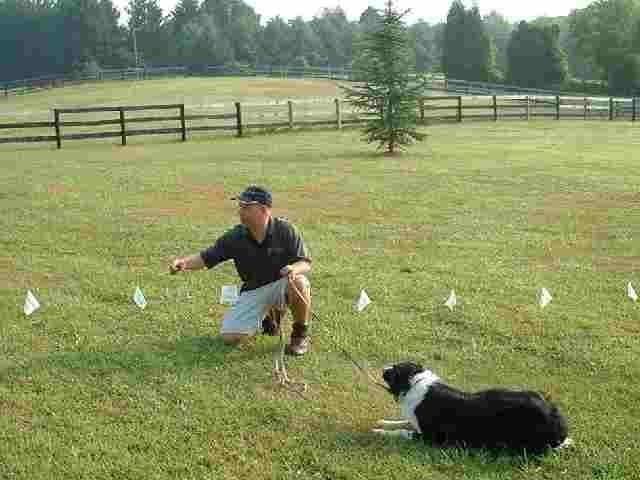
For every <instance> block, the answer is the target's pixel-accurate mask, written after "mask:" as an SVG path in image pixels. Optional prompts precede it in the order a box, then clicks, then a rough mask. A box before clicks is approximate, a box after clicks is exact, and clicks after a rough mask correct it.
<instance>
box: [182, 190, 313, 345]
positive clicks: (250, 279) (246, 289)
mask: <svg viewBox="0 0 640 480" xmlns="http://www.w3.org/2000/svg"><path fill="white" fill-rule="evenodd" d="M232 200H237V201H238V214H239V216H240V222H241V223H240V224H239V225H236V226H235V227H233V228H232V229H231V230H228V231H227V232H226V233H225V234H223V235H222V236H221V237H220V238H218V240H217V241H216V242H215V244H214V245H213V246H211V247H209V248H207V249H206V250H203V251H202V252H200V253H196V254H194V255H190V256H186V257H178V258H176V259H175V260H174V261H173V262H172V263H171V266H170V268H171V271H172V272H173V273H176V272H184V271H189V270H200V269H202V268H204V267H206V268H213V267H215V266H216V265H218V264H219V263H222V262H224V261H226V260H233V262H234V264H235V267H236V270H237V272H238V275H239V276H240V279H241V280H242V287H241V289H240V295H239V297H238V300H237V302H236V303H235V304H234V305H233V307H232V308H231V309H229V310H228V311H227V313H226V314H225V316H224V319H223V320H222V327H221V329H220V334H221V336H222V339H223V341H224V342H225V344H237V343H240V342H242V341H243V340H245V339H247V338H249V337H251V336H253V335H255V334H256V333H257V331H258V328H259V327H260V324H261V323H262V328H263V331H264V333H267V334H270V335H277V334H279V329H280V325H279V317H280V314H281V312H282V309H283V308H285V307H286V305H289V307H290V308H291V312H292V314H293V332H292V333H291V340H290V342H289V344H288V345H287V347H286V352H287V354H289V355H304V354H305V353H306V352H307V351H308V349H309V344H310V341H311V339H310V337H309V335H308V333H307V323H308V320H309V316H310V313H311V287H310V284H309V281H308V279H307V277H306V276H305V275H306V274H307V273H309V272H310V271H311V259H310V258H309V257H308V256H307V253H306V250H305V246H304V242H303V240H302V236H301V235H300V233H299V232H298V230H297V229H296V228H295V227H294V226H293V225H292V224H291V223H289V222H288V221H287V220H285V219H283V218H279V217H274V216H273V215H272V212H271V207H272V195H271V192H269V191H268V190H265V189H264V188H261V187H257V186H255V185H251V186H249V187H248V188H247V189H246V190H245V191H244V192H242V193H241V194H240V195H238V196H237V197H234V198H232Z"/></svg>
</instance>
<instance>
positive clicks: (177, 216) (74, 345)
mask: <svg viewBox="0 0 640 480" xmlns="http://www.w3.org/2000/svg"><path fill="white" fill-rule="evenodd" d="M225 81H229V82H231V81H230V80H228V79H225ZM158 82H159V83H158V84H157V88H158V91H156V90H154V91H155V93H154V95H157V98H161V97H162V92H161V91H160V85H161V84H163V82H164V81H158ZM242 82H244V81H242ZM242 82H241V81H237V85H235V86H234V87H233V88H236V89H237V90H236V91H238V92H241V91H242V89H243V88H249V87H247V86H246V84H244V85H243V83H242ZM117 83H118V82H113V83H110V84H108V86H109V88H111V89H114V93H113V97H114V98H117V99H118V100H117V101H128V102H130V103H135V102H137V103H151V102H152V101H153V100H152V99H151V98H148V97H144V96H142V95H138V94H133V96H128V95H129V94H128V93H127V92H128V91H129V90H130V89H131V84H130V83H129V82H122V83H120V85H121V87H122V88H123V90H122V91H119V90H117ZM152 83H153V82H146V83H144V85H147V84H152ZM167 85H169V83H167ZM229 85H232V84H231V83H230V84H229ZM75 88H80V89H82V88H89V87H75ZM94 88H97V86H96V85H94ZM229 88H231V86H229ZM274 88H275V84H274ZM277 88H278V89H280V91H284V92H285V93H283V94H282V96H283V97H284V98H285V99H286V98H292V96H293V94H291V95H288V94H286V89H287V88H289V89H290V90H291V91H292V92H293V91H296V92H298V93H299V92H300V91H301V89H300V84H298V83H296V82H295V81H290V82H281V83H280V84H279V86H278V87H277ZM65 90H66V89H65ZM311 90H312V89H311ZM80 91H81V90H80ZM69 92H70V93H69V94H70V95H72V93H73V91H71V90H70V91H69ZM194 92H195V89H194ZM195 94H196V93H194V95H195ZM60 95H61V92H60V91H56V90H50V91H47V92H42V93H39V94H34V96H24V97H20V98H18V97H16V98H11V99H9V100H10V101H11V102H12V104H11V108H12V109H13V110H15V111H20V110H21V109H24V110H28V109H32V110H40V111H46V110H47V108H48V107H50V106H53V104H54V103H56V101H57V100H56V99H57V98H61V97H60ZM212 95H214V93H212ZM235 95H241V93H238V94H235V93H234V94H230V95H229V97H232V96H235ZM256 95H258V94H256ZM308 95H309V97H318V96H321V95H322V93H320V92H317V91H312V92H310V93H309V94H308ZM328 95H332V94H328ZM72 96H73V95H72ZM162 98H164V97H162ZM234 98H236V97H234ZM84 99H85V97H84V96H83V95H81V94H80V93H78V97H77V100H74V102H73V104H74V105H82V106H84V105H90V104H94V103H96V102H97V100H95V101H94V98H93V97H91V96H90V95H89V94H87V96H86V100H87V101H86V102H85V101H83V100H84ZM240 99H242V98H240ZM106 101H107V100H106V99H101V100H100V102H99V103H103V102H106ZM167 101H169V99H167ZM170 101H174V100H170ZM21 102H23V103H21ZM30 102H31V103H30ZM6 109H7V104H6V103H5V105H4V106H2V109H1V110H2V111H5V112H6V111H7V110H6ZM636 128H637V127H634V126H632V124H631V123H630V122H628V123H622V122H578V121H574V122H565V121H560V122H556V121H535V122H531V123H525V122H516V121H514V122H506V121H505V122H498V123H490V124H489V123H476V124H471V123H469V124H462V125H449V126H447V125H442V126H435V127H431V128H428V129H425V130H424V131H425V133H427V134H428V137H427V139H426V141H425V142H423V143H420V144H417V145H415V146H414V147H412V148H411V149H410V150H409V151H408V152H407V153H406V154H405V155H403V156H402V157H397V158H388V157H383V156H381V155H379V154H376V152H375V149H374V148H373V147H372V146H370V145H367V144H366V143H363V142H361V141H360V134H359V133H358V131H356V130H343V131H335V130H316V131H305V132H294V133H282V134H277V135H253V136H249V137H247V138H241V139H239V138H232V137H206V138H205V137H200V138H198V139H193V140H189V141H188V142H186V143H180V142H177V141H175V140H173V139H169V138H152V137H151V138H150V137H138V138H136V139H135V142H133V143H132V144H131V145H128V146H126V147H121V146H118V145H116V144H114V143H113V142H95V141H94V142H91V141H86V142H85V141H77V142H69V143H67V144H65V146H64V148H63V149H62V150H55V148H54V147H53V146H51V145H20V144H18V145H2V146H0V209H1V210H2V215H1V216H0V227H1V228H0V244H1V246H2V250H3V251H2V254H0V445H1V447H0V478H2V479H4V478H7V479H25V480H26V479H29V480H33V479H52V478H64V479H80V478H82V479H85V478H86V479H107V478H119V479H121V478H122V479H123V478H127V479H136V478H140V479H178V478H179V479H191V478H193V479H196V478H197V479H206V478H211V479H220V478H225V479H227V478H228V479H234V478H238V479H246V478H260V479H262V478H265V479H267V478H269V479H270V478H281V479H288V478H301V479H316V478H318V479H320V478H322V479H372V478H380V479H387V478H398V479H407V478H429V479H451V478H455V479H474V480H480V479H482V480H484V479H523V480H524V479H527V480H530V479H534V480H537V479H557V478H567V479H632V478H640V460H639V457H640V440H639V437H638V434H637V430H638V426H637V423H638V419H639V418H640V401H639V400H640V363H639V362H638V358H640V339H639V335H640V305H638V304H635V303H633V302H632V301H631V300H630V299H629V298H627V296H626V285H627V282H632V283H634V285H635V286H636V289H637V290H640V274H639V271H640V243H639V242H638V231H639V227H638V225H639V224H640V210H639V209H638V203H639V202H640V193H638V185H639V184H640V173H639V171H638V168H637V161H636V159H635V156H634V154H635V152H636V148H638V147H639V146H640V140H639V138H638V133H637V132H636V131H635V130H636ZM251 182H257V183H261V184H265V185H268V186H270V187H271V188H272V190H273V193H274V204H275V213H276V214H282V215H285V216H287V217H289V219H291V220H292V221H293V222H294V223H295V224H296V225H297V226H298V227H299V228H300V229H301V231H302V233H303V235H304V237H305V240H306V243H307V244H308V247H309V249H310V251H311V254H312V256H313V258H314V265H315V266H314V271H313V274H312V278H311V281H312V285H313V299H314V309H315V311H316V312H317V314H318V315H319V316H320V318H321V321H320V322H317V321H316V322H314V323H313V324H312V334H313V337H314V344H313V349H312V352H311V353H310V354H309V355H307V356H306V357H304V358H302V359H289V360H288V363H287V365H288V369H289V375H290V376H291V377H292V380H294V381H297V382H306V383H307V385H308V391H307V393H306V399H305V400H303V399H301V398H299V397H298V396H297V395H295V394H292V393H291V392H290V391H288V390H286V389H283V388H282V387H280V386H278V385H277V384H276V383H275V382H274V380H273V377H272V372H271V371H272V368H273V356H274V352H276V351H277V349H278V342H277V339H274V338H265V337H260V338H258V339H257V340H256V342H255V343H253V344H250V345H247V346H246V347H243V348H241V349H236V348H233V347H225V346H223V345H222V342H221V341H220V340H219V339H218V338H217V330H218V327H219V324H220V321H221V318H222V315H223V312H224V309H225V307H224V306H222V305H219V304H218V303H217V297H218V296H219V292H220V287H221V286H222V285H228V284H231V283H233V282H235V278H236V277H235V274H234V270H233V267H232V265H230V264H225V265H224V266H221V267H218V268H216V269H214V270H212V271H208V272H198V273H193V274H190V275H184V276H176V277H173V276H168V275H166V271H167V265H168V263H169V262H170V260H171V259H172V258H174V257H175V256H176V255H181V254H185V253H194V252H197V251H199V250H200V249H202V248H203V247H206V246H208V245H209V244H211V243H212V242H213V241H214V240H215V239H216V237H217V236H218V235H219V234H221V233H222V232H224V231H225V229H227V228H228V227H229V226H231V225H233V224H234V223H235V222H236V220H237V215H236V210H235V206H234V203H233V202H232V201H230V200H229V197H230V196H232V194H233V193H237V192H238V191H239V190H240V189H241V188H243V187H244V186H246V185H247V184H248V183H251ZM137 285H139V286H140V287H141V288H142V289H143V290H144V293H145V295H146V297H147V300H148V302H149V305H148V307H147V308H146V309H145V310H143V311H141V310H140V309H138V308H137V307H136V306H135V305H134V304H133V302H132V295H133V292H134V289H135V287H136V286H137ZM541 287H546V288H548V289H549V290H550V291H551V294H552V295H553V297H554V300H553V302H552V303H551V305H549V306H548V307H547V308H545V309H541V308H540V307H539V306H538V305H537V301H536V294H537V292H538V291H539V289H540V288H541ZM362 288H365V289H366V291H367V293H368V294H369V296H370V297H371V299H372V302H373V303H372V304H371V305H370V306H369V308H367V309H366V310H365V311H364V312H362V313H360V314H357V313H355V312H354V310H353V303H354V301H355V300H356V298H357V297H358V294H359V292H360V290H361V289H362ZM452 288H453V289H455V290H456V293H457V295H458V299H459V302H460V305H459V306H458V308H457V309H456V310H455V311H454V312H449V310H447V309H446V307H444V305H443V303H444V301H445V299H446V298H447V295H448V294H449V291H450V290H451V289H452ZM27 289H31V290H32V291H33V292H34V293H35V294H36V296H37V297H38V298H39V300H40V301H41V303H42V309H41V310H39V311H37V312H36V313H34V314H33V315H32V316H30V317H25V315H24V314H23V312H22V306H23V303H24V298H25V293H26V291H27ZM339 347H344V348H346V349H347V350H348V351H349V352H350V353H351V354H353V355H354V356H355V357H356V358H357V359H359V360H361V361H362V362H363V363H366V364H367V365H368V367H369V369H370V371H371V373H372V374H374V375H376V376H379V375H380V373H381V368H382V367H383V366H384V365H386V364H389V363H392V362H394V361H397V360H403V359H414V360H417V361H420V362H422V363H424V364H425V366H428V367H429V368H431V369H432V370H434V371H435V372H436V373H437V374H439V375H440V376H441V377H442V378H443V379H444V380H446V381H448V382H449V383H451V384H453V385H455V386H458V387H461V388H465V389H469V390H474V389H480V388H485V387H489V386H496V385H499V386H505V387H515V388H528V389H534V390H541V391H544V392H546V393H547V394H548V395H550V396H551V397H552V398H553V399H554V400H555V401H556V402H557V403H558V404H559V406H560V408H561V410H562V411H563V412H564V413H565V414H566V416H567V417H568V420H569V424H570V430H571V437H572V438H573V439H574V441H575V445H574V446H573V447H572V448H570V449H568V450H566V451H563V452H560V453H550V454H549V455H546V456H544V457H542V458H528V457H520V456H515V457H514V456H507V455H492V454H489V453H487V452H482V451H480V452H478V451H465V450H456V449H445V450H440V449H434V448H429V447H426V446H424V445H421V444H413V443H407V442H404V441H400V440H393V439H384V438H380V437H377V436H374V435H373V434H371V433H369V429H370V428H371V427H372V426H374V423H375V422H376V421H377V420H379V419H381V418H392V417H395V416H397V413H398V408H397V405H396V404H395V403H394V402H393V400H392V398H391V397H390V396H389V395H388V394H387V393H386V392H384V391H382V390H381V389H379V388H377V387H376V386H375V385H372V384H371V383H369V382H368V381H367V379H366V378H365V377H364V376H363V375H362V374H360V373H359V372H358V371H357V370H355V369H354V368H353V366H352V365H351V364H350V363H349V362H348V361H347V360H346V359H345V358H344V356H343V355H342V354H341V352H340V348H339ZM634 432H636V433H634Z"/></svg>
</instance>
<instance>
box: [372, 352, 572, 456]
mask: <svg viewBox="0 0 640 480" xmlns="http://www.w3.org/2000/svg"><path fill="white" fill-rule="evenodd" d="M422 371H424V370H423V368H422V367H421V366H420V365H418V364H415V363H411V362H405V363H400V364H397V365H394V366H393V367H391V368H388V369H385V371H384V374H383V378H384V380H385V382H386V383H387V385H388V386H389V391H390V392H391V393H392V394H393V395H394V396H395V397H396V398H397V399H399V400H401V396H402V395H403V394H404V393H406V392H408V391H409V389H410V388H411V384H410V380H411V378H412V377H413V376H414V375H415V374H417V373H420V372H422ZM415 415H416V418H417V420H418V424H419V425H420V429H421V430H422V435H421V436H422V437H423V439H424V440H425V441H427V442H431V443H433V444H435V445H443V446H446V445H456V446H462V447H471V448H476V447H483V448H488V449H513V450H520V451H521V450H526V451H527V452H529V453H534V454H535V453H542V452H544V451H545V450H547V449H548V448H554V447H558V446H559V445H561V444H562V442H564V440H565V439H566V438H567V435H568V427H567V422H566V420H565V419H564V418H563V416H562V415H561V414H560V412H559V411H558V408H557V407H556V406H555V405H552V404H550V403H548V402H547V401H545V399H544V398H543V397H542V395H540V394H539V393H537V392H532V391H514V390H507V389H501V388H495V389H490V390H484V391H480V392H477V393H465V392H462V391H460V390H456V389H455V388H452V387H450V386H448V385H446V384H444V383H442V382H436V383H435V384H433V385H432V386H431V387H430V388H429V390H428V392H427V393H426V395H425V397H424V399H423V400H422V402H421V403H419V404H418V405H417V407H416V409H415Z"/></svg>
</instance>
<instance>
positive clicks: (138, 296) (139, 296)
mask: <svg viewBox="0 0 640 480" xmlns="http://www.w3.org/2000/svg"><path fill="white" fill-rule="evenodd" d="M133 301H134V302H136V305H138V306H139V307H140V308H141V309H142V310H144V307H146V306H147V299H146V298H144V294H143V293H142V290H141V289H140V287H136V292H135V293H134V294H133Z"/></svg>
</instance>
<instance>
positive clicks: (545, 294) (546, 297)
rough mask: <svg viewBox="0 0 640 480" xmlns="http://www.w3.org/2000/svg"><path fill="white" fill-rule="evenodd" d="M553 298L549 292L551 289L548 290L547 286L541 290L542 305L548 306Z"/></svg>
mask: <svg viewBox="0 0 640 480" xmlns="http://www.w3.org/2000/svg"><path fill="white" fill-rule="evenodd" d="M551 300H553V297H552V296H551V294H550V293H549V290H547V289H546V288H543V289H542V290H540V307H542V308H544V307H546V306H547V305H549V304H550V303H551Z"/></svg>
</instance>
